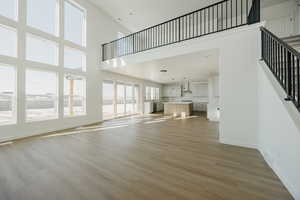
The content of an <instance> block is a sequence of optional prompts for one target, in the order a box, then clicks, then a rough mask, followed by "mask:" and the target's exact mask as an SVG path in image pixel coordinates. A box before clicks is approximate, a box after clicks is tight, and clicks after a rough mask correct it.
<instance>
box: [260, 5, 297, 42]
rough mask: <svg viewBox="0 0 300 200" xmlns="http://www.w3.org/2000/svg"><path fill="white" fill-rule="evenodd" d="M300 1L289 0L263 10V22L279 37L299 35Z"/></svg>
mask: <svg viewBox="0 0 300 200" xmlns="http://www.w3.org/2000/svg"><path fill="white" fill-rule="evenodd" d="M297 1H298V0H287V1H285V2H283V3H280V4H276V5H273V6H269V7H265V8H263V9H262V16H261V17H262V20H264V21H266V27H267V28H268V29H269V30H270V31H271V32H273V33H274V34H275V35H276V36H278V37H288V36H291V35H297V34H299V33H300V32H299V8H298V5H297Z"/></svg>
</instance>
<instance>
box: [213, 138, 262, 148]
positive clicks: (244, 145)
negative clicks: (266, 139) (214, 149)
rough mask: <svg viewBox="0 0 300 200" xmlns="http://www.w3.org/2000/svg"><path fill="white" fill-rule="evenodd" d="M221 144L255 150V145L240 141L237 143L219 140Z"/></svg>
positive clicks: (230, 140)
mask: <svg viewBox="0 0 300 200" xmlns="http://www.w3.org/2000/svg"><path fill="white" fill-rule="evenodd" d="M219 141H220V142H221V143H222V144H228V145H233V146H239V147H246V148H251V149H257V145H256V144H250V143H245V142H242V141H238V140H235V139H225V138H221V137H220V140H219Z"/></svg>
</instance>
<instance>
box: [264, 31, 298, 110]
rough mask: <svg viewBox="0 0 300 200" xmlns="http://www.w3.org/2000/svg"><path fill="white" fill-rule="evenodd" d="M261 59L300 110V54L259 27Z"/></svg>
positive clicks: (288, 98)
mask: <svg viewBox="0 0 300 200" xmlns="http://www.w3.org/2000/svg"><path fill="white" fill-rule="evenodd" d="M261 39H262V60H263V61H265V63H266V64H267V65H268V67H269V68H270V70H271V71H272V72H273V74H274V76H275V77H276V79H277V80H278V82H279V83H280V84H281V86H282V88H283V89H284V90H285V91H286V94H287V98H286V100H288V101H292V102H293V103H294V104H295V106H296V107H297V109H298V110H299V111H300V80H299V79H300V73H299V72H300V65H299V61H300V54H299V52H298V51H296V50H295V49H294V48H292V47H291V46H289V45H288V44H287V43H285V42H284V41H282V40H281V39H279V38H278V37H276V36H275V35H274V34H273V33H271V32H270V31H268V30H267V29H266V28H264V27H262V28H261Z"/></svg>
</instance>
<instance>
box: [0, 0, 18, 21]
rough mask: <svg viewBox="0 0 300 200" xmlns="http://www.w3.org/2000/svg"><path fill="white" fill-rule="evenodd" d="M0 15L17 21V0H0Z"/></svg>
mask: <svg viewBox="0 0 300 200" xmlns="http://www.w3.org/2000/svg"><path fill="white" fill-rule="evenodd" d="M0 2H1V6H0V15H2V16H4V17H7V18H9V19H12V20H15V21H17V19H18V0H1V1H0Z"/></svg>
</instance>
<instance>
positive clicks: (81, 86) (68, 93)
mask: <svg viewBox="0 0 300 200" xmlns="http://www.w3.org/2000/svg"><path fill="white" fill-rule="evenodd" d="M64 113H65V116H67V117H73V116H79V115H85V114H86V81H85V78H84V77H82V76H76V75H72V74H67V75H65V78H64Z"/></svg>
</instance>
